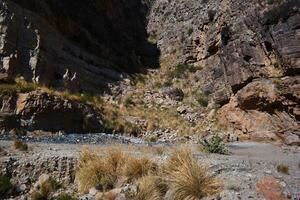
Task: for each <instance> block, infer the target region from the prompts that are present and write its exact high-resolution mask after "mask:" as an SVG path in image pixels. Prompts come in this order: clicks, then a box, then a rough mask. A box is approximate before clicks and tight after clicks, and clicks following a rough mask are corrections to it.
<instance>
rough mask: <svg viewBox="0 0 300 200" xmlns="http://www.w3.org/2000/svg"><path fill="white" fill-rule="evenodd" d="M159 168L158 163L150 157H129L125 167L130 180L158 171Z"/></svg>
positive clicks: (125, 172) (126, 175)
mask: <svg viewBox="0 0 300 200" xmlns="http://www.w3.org/2000/svg"><path fill="white" fill-rule="evenodd" d="M157 169H158V167H157V165H156V164H155V163H154V162H153V161H151V160H150V159H149V158H146V157H142V158H136V157H130V158H129V159H127V162H126V165H125V168H124V176H125V177H126V178H127V180H128V181H133V180H137V179H139V178H141V177H143V176H145V175H147V174H149V173H156V172H157Z"/></svg>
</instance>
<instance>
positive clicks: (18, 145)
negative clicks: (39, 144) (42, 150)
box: [14, 139, 28, 151]
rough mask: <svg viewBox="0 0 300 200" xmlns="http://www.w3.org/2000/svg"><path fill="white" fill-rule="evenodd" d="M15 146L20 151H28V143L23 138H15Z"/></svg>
mask: <svg viewBox="0 0 300 200" xmlns="http://www.w3.org/2000/svg"><path fill="white" fill-rule="evenodd" d="M14 148H15V149H16V150H19V151H28V145H27V144H26V143H24V142H22V141H21V140H18V139H15V140H14Z"/></svg>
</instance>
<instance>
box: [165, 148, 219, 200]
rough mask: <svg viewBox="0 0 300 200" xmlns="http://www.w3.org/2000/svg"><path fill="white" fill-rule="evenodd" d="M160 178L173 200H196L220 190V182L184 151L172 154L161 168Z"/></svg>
mask: <svg viewBox="0 0 300 200" xmlns="http://www.w3.org/2000/svg"><path fill="white" fill-rule="evenodd" d="M162 176H163V178H164V180H165V182H166V184H167V185H168V187H169V190H170V191H171V194H172V196H173V198H172V199H174V200H182V199H189V200H198V199H201V198H203V197H206V196H211V195H214V194H215V193H217V192H218V191H219V189H220V182H219V181H218V180H217V179H216V178H215V177H213V176H212V175H211V174H210V173H209V172H208V169H207V168H206V167H204V166H201V165H199V164H198V162H197V160H196V159H195V158H193V157H192V154H191V153H190V152H189V151H186V150H178V151H175V152H174V153H173V155H172V156H171V158H170V159H169V160H168V162H167V163H166V164H165V165H164V166H163V167H162Z"/></svg>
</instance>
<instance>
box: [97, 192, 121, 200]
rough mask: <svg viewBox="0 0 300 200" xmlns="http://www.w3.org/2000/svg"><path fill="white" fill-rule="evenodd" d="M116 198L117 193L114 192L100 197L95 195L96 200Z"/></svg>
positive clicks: (113, 199) (102, 194)
mask: <svg viewBox="0 0 300 200" xmlns="http://www.w3.org/2000/svg"><path fill="white" fill-rule="evenodd" d="M117 197H118V193H117V192H115V191H114V190H111V191H109V192H105V193H101V194H100V195H96V200H115V199H117Z"/></svg>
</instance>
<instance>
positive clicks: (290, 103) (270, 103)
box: [218, 77, 300, 145]
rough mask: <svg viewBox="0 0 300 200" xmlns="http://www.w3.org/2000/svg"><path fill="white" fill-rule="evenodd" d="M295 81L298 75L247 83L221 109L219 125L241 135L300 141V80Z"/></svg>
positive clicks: (297, 142)
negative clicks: (296, 82) (299, 103)
mask: <svg viewBox="0 0 300 200" xmlns="http://www.w3.org/2000/svg"><path fill="white" fill-rule="evenodd" d="M294 81H299V78H295V77H290V78H288V79H283V80H275V81H273V82H272V81H270V80H265V79H264V80H259V81H254V82H252V83H250V84H248V85H247V86H246V87H244V88H243V89H241V90H240V91H239V92H238V93H237V94H236V95H235V96H233V97H232V98H231V100H230V103H229V104H227V105H225V106H223V107H222V108H221V109H220V110H219V112H218V113H219V120H218V121H219V123H220V125H221V126H223V127H226V128H228V129H232V131H233V132H234V133H236V134H237V135H240V137H242V138H249V139H253V140H264V141H270V140H273V141H283V142H285V143H287V144H295V145H298V144H300V131H299V130H300V125H299V111H298V110H299V105H298V102H299V100H300V99H299V97H300V96H299V89H300V84H299V83H300V82H298V84H294V85H293V84H290V82H294ZM283 87H286V88H285V89H283ZM297 91H298V92H297ZM297 93H298V94H297Z"/></svg>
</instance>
